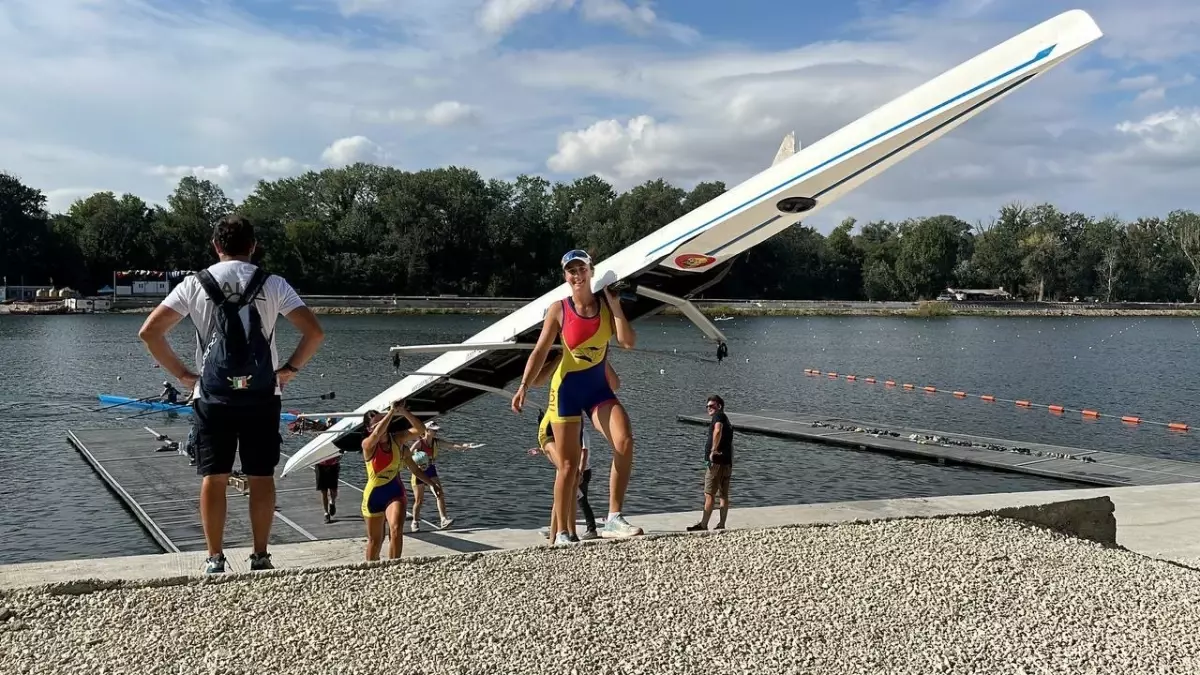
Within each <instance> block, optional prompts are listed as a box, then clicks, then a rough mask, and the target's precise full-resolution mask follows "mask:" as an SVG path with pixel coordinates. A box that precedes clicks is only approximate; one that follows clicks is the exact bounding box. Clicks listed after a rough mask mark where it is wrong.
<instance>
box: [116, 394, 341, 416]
mask: <svg viewBox="0 0 1200 675" xmlns="http://www.w3.org/2000/svg"><path fill="white" fill-rule="evenodd" d="M336 397H337V394H336V393H335V392H332V391H331V392H329V393H327V394H317V395H314V396H301V397H298V398H285V399H283V400H282V401H281V403H282V402H288V403H290V402H292V401H311V400H314V399H320V400H322V401H328V400H331V399H334V398H336ZM190 407H192V404H191V403H180V404H177V405H174V406H171V407H170V408H166V409H164V410H147V411H145V412H140V413H138V414H136V415H130V416H129V417H118V418H117V419H118V420H132V419H137V418H139V417H145V416H146V415H153V414H154V413H162V412H174V411H176V410H182V409H184V408H190Z"/></svg>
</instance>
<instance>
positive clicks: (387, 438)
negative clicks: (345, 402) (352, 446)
mask: <svg viewBox="0 0 1200 675" xmlns="http://www.w3.org/2000/svg"><path fill="white" fill-rule="evenodd" d="M396 413H400V414H401V415H403V416H404V417H405V419H407V420H408V423H409V424H410V425H411V427H410V428H409V429H408V430H406V431H402V432H398V433H391V432H390V431H389V429H388V428H389V426H390V425H391V423H392V418H394V417H395V416H396ZM363 425H364V427H365V428H366V429H367V430H368V432H369V433H368V434H367V437H366V438H364V439H363V442H362V453H363V461H364V462H366V469H367V485H366V487H365V488H364V489H363V499H362V515H363V520H365V521H366V523H367V560H379V551H380V549H382V548H383V521H384V518H385V517H386V518H387V523H388V529H389V535H390V540H389V544H388V557H390V558H399V557H400V553H401V551H402V549H403V547H404V511H405V506H406V504H407V502H408V493H407V492H405V491H404V480H403V479H402V478H401V477H400V469H401V467H407V468H408V470H409V471H412V472H413V475H414V476H415V475H418V474H419V476H420V480H421V481H422V482H426V483H428V482H429V481H428V480H427V479H426V478H425V474H424V473H423V472H422V471H421V467H419V466H417V463H416V462H414V461H413V458H412V454H411V453H410V451H409V449H408V448H407V447H406V446H405V443H407V442H408V441H409V440H411V439H413V438H419V437H420V436H421V434H423V433H425V424H424V422H422V421H421V420H420V418H418V417H417V416H416V415H413V414H412V413H411V412H409V410H408V408H405V407H404V405H403V404H402V403H400V402H399V401H397V402H395V403H393V404H392V407H391V408H390V409H389V410H388V412H387V414H386V415H381V414H380V413H378V412H375V411H370V412H368V413H367V414H366V415H364V416H363Z"/></svg>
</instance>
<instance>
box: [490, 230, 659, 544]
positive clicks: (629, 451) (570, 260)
mask: <svg viewBox="0 0 1200 675" xmlns="http://www.w3.org/2000/svg"><path fill="white" fill-rule="evenodd" d="M562 267H563V276H564V278H565V279H566V282H567V285H568V286H569V287H570V290H571V294H570V296H569V297H567V298H565V299H563V300H562V301H560V302H557V303H554V304H553V305H550V307H549V308H548V309H547V311H546V318H545V320H544V321H543V323H542V334H541V336H539V337H538V342H537V345H536V346H535V347H534V349H533V351H532V353H530V355H529V360H528V361H527V362H526V363H525V374H524V376H523V377H522V378H521V385H520V387H518V388H517V392H516V394H515V395H513V400H512V408H513V411H514V412H518V413H519V412H521V408H522V406H524V404H525V395H526V393H527V391H528V388H529V384H530V382H531V381H532V380H533V378H534V376H535V375H536V374H537V373H539V372H540V371H541V369H542V366H543V364H545V362H546V356H547V354H548V353H549V351H550V346H551V345H552V344H553V342H554V339H555V338H556V337H559V338H561V341H562V348H563V349H562V352H563V354H562V357H561V360H560V362H559V364H558V366H557V367H556V368H555V370H554V373H553V374H552V375H551V377H550V404H549V409H548V410H547V413H546V414H547V415H548V416H549V422H550V429H551V431H552V433H553V435H554V438H555V439H556V442H555V450H556V452H555V466H556V467H557V469H558V471H557V475H556V476H555V480H554V513H555V514H559V516H558V519H559V520H560V522H561V527H562V528H563V529H561V530H559V534H558V537H557V538H556V540H555V542H554V543H555V544H566V543H570V542H571V541H578V537H577V536H576V535H575V518H574V513H575V511H574V505H575V486H576V483H577V480H578V477H577V475H576V474H577V472H578V470H579V459H580V453H581V449H580V445H579V438H580V431H581V429H582V423H583V415H584V414H587V415H589V416H591V418H592V424H593V425H595V427H596V428H597V429H599V430H600V432H601V433H602V434H604V437H605V438H606V439H607V440H608V442H609V443H610V444H611V445H612V448H613V467H612V472H611V474H610V477H609V491H608V494H609V513H608V518H607V520H606V522H605V525H604V530H603V531H602V532H601V533H600V536H602V537H606V538H613V537H629V536H633V535H638V534H641V533H642V530H641V528H638V527H634V526H633V525H630V524H629V522H628V521H626V520H625V518H624V516H622V515H621V505H622V502H623V501H624V499H625V489H626V487H628V485H629V474H630V471H631V470H632V468H633V431H632V429H631V426H630V424H629V415H628V414H627V413H626V411H625V407H624V406H623V405H621V402H620V401H619V400H617V397H616V394H614V393H613V391H612V388H611V387H610V386H609V385H608V382H607V379H606V377H605V373H606V365H607V359H608V343H609V341H610V340H612V338H613V337H614V336H615V337H616V338H617V343H618V344H620V345H621V346H622V347H624V348H626V349H632V348H633V345H634V343H635V342H636V340H637V336H636V335H635V334H634V332H633V327H632V326H631V325H630V323H629V319H627V318H626V317H625V312H624V311H623V310H622V309H621V300H620V297H619V296H617V294H616V293H614V292H612V291H611V290H609V289H605V291H604V295H603V297H601V296H599V295H597V294H596V293H595V292H593V291H592V274H593V272H594V267H593V265H592V259H591V256H589V255H588V254H587V252H586V251H581V250H574V251H569V252H567V254H566V255H564V256H563V259H562Z"/></svg>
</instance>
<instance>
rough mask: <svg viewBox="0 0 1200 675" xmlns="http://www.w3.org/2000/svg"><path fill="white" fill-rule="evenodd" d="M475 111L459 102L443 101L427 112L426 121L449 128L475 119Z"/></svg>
mask: <svg viewBox="0 0 1200 675" xmlns="http://www.w3.org/2000/svg"><path fill="white" fill-rule="evenodd" d="M474 117H475V110H474V109H473V108H471V106H469V105H466V104H463V103H459V102H458V101H441V102H439V103H435V104H434V105H433V106H432V107H431V108H429V110H426V111H425V121H426V122H428V123H430V124H432V125H435V126H439V127H448V126H451V125H454V124H459V123H460V122H465V121H467V120H470V119H473V118H474Z"/></svg>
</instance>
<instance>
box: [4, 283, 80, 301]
mask: <svg viewBox="0 0 1200 675" xmlns="http://www.w3.org/2000/svg"><path fill="white" fill-rule="evenodd" d="M78 295H79V293H78V292H77V291H75V290H73V289H70V288H55V287H54V286H53V285H52V284H51V285H46V286H28V285H18V286H10V285H9V284H3V285H0V302H47V301H51V300H61V299H63V298H73V297H76V296H78Z"/></svg>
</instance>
